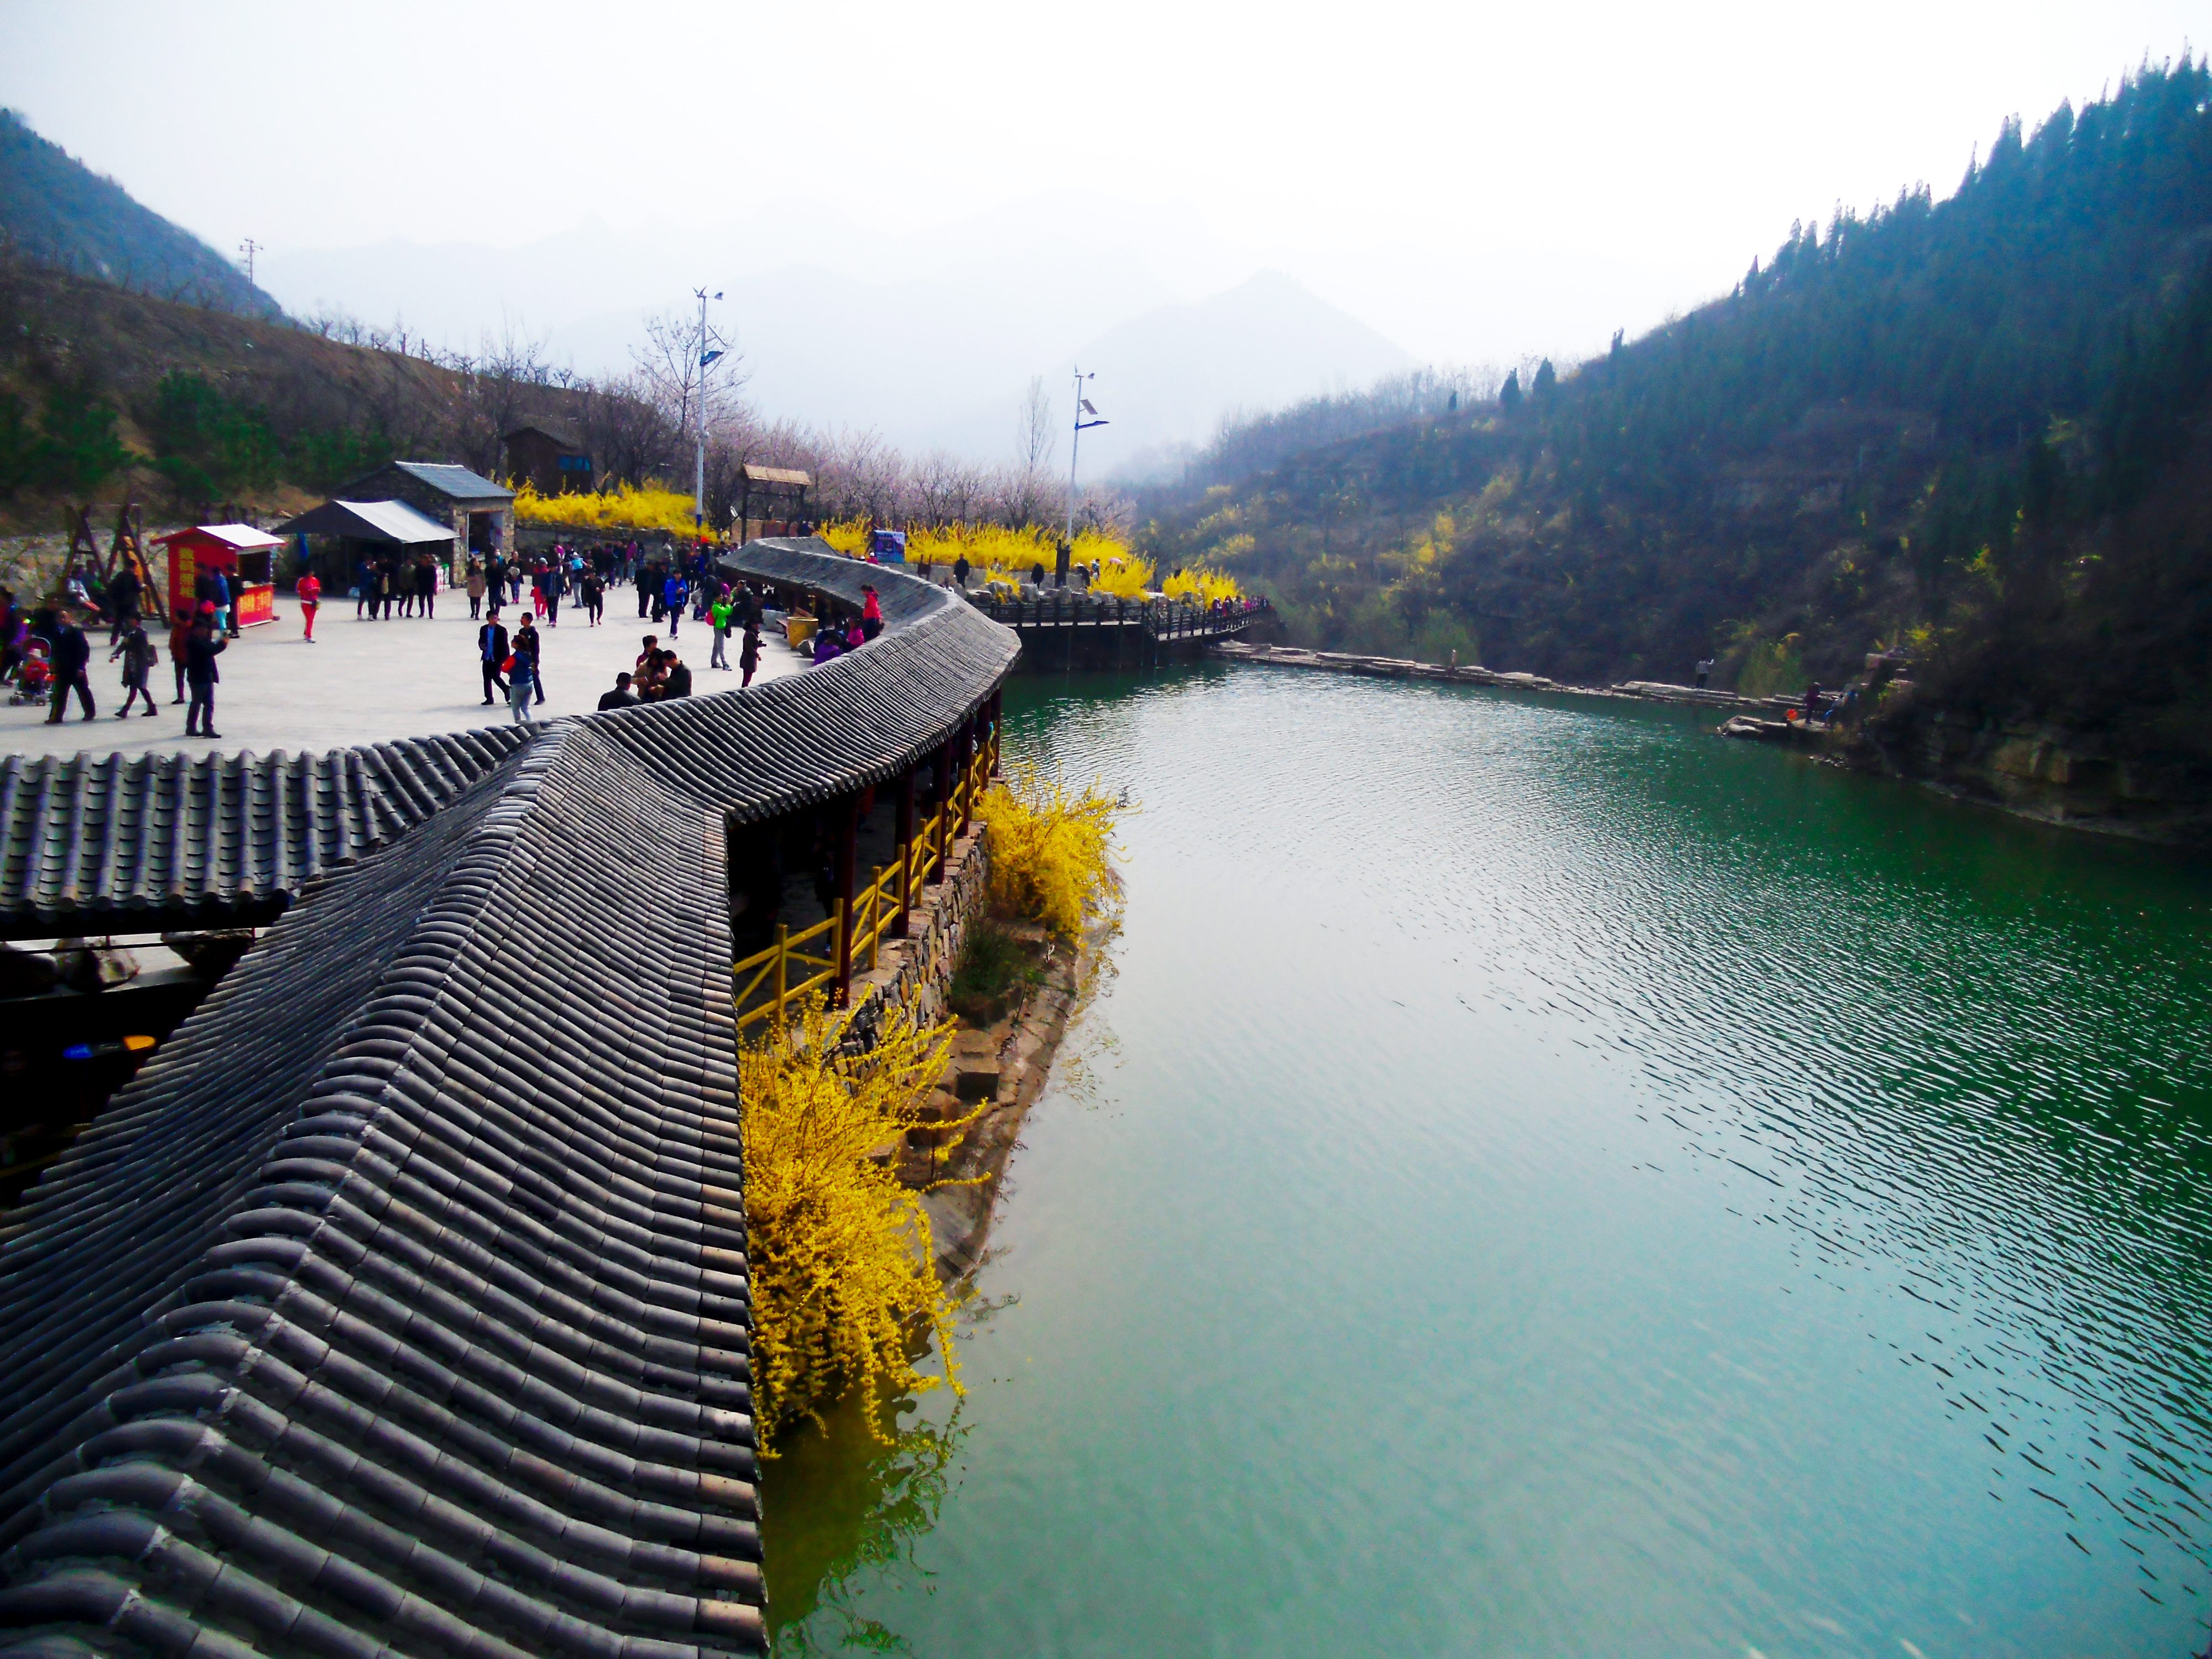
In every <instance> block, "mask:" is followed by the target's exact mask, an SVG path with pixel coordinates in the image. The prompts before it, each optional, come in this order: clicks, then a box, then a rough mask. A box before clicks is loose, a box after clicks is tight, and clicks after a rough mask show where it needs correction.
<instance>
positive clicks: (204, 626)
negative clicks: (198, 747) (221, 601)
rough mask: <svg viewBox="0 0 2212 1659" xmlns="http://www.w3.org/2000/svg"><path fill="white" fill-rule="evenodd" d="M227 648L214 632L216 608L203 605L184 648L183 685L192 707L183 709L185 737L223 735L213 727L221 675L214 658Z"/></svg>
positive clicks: (218, 736)
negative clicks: (187, 688) (187, 692)
mask: <svg viewBox="0 0 2212 1659" xmlns="http://www.w3.org/2000/svg"><path fill="white" fill-rule="evenodd" d="M228 649H229V647H228V645H227V644H225V642H224V641H223V638H222V635H220V634H218V633H217V632H216V626H215V607H214V606H213V605H202V606H201V607H200V618H199V621H198V622H197V623H194V624H193V627H192V635H191V641H189V642H188V643H187V644H186V645H185V684H187V685H189V686H191V689H192V702H191V707H190V708H187V709H185V736H186V737H188V738H220V737H221V736H222V732H218V731H216V729H215V688H216V684H218V683H219V682H220V681H221V680H222V671H220V670H219V669H217V668H216V665H215V659H216V658H217V657H219V656H221V655H222V653H224V652H225V651H227V650H228Z"/></svg>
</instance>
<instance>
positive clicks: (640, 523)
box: [513, 479, 697, 536]
mask: <svg viewBox="0 0 2212 1659" xmlns="http://www.w3.org/2000/svg"><path fill="white" fill-rule="evenodd" d="M513 489H514V516H515V519H516V521H517V522H519V523H522V524H557V525H576V526H581V527H586V528H589V529H592V530H605V531H617V530H619V531H625V532H628V531H640V530H644V531H665V532H667V533H668V534H670V535H672V536H690V535H694V534H696V531H697V526H696V525H695V524H694V523H693V522H692V519H691V493H690V491H689V490H682V491H678V490H674V489H669V488H668V486H667V485H665V484H664V483H660V482H659V480H658V479H648V480H647V482H646V483H645V485H644V486H643V488H634V487H632V486H631V485H629V484H617V486H616V487H615V488H614V489H599V490H592V489H586V490H579V491H577V492H576V493H575V494H574V495H539V494H538V490H537V489H536V488H535V487H534V486H532V484H530V483H521V484H517V485H513Z"/></svg>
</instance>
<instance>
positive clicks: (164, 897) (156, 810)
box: [0, 726, 529, 936]
mask: <svg viewBox="0 0 2212 1659" xmlns="http://www.w3.org/2000/svg"><path fill="white" fill-rule="evenodd" d="M528 736H529V733H528V731H527V729H526V728H521V727H516V726H485V727H483V728H482V729H480V730H478V731H474V732H462V733H457V734H454V735H452V736H446V737H435V738H409V739H407V740H405V741H404V742H400V743H385V744H373V745H370V746H368V747H366V748H360V749H343V750H334V751H332V752H331V753H329V754H323V755H290V754H285V753H283V752H281V751H280V752H278V753H276V754H273V755H214V756H186V755H135V756H129V757H125V756H123V755H62V756H55V755H39V756H25V755H11V756H9V757H7V758H6V759H4V760H0V925H4V926H5V927H7V928H8V929H9V931H11V932H13V933H16V934H17V935H19V936H21V934H23V933H26V932H33V933H45V932H47V931H52V932H53V933H77V932H84V931H88V930H98V931H115V932H125V931H132V930H133V927H134V923H133V918H134V917H144V916H146V915H148V914H149V913H150V912H155V911H168V912H172V913H173V912H175V911H177V910H179V909H180V908H204V909H206V910H207V911H208V912H209V913H210V917H211V918H213V919H219V917H216V912H219V911H220V910H222V908H227V907H232V906H237V905H241V904H255V903H261V902H267V901H270V900H278V901H284V900H289V899H291V898H293V897H295V896H297V894H298V893H299V891H300V889H301V886H302V885H303V884H305V883H307V882H308V881H311V880H313V879H314V878H316V877H318V876H320V875H325V874H327V873H328V872H331V871H332V870H335V869H337V868H339V867H340V866H343V865H347V864H350V863H352V862H353V861H355V860H357V859H359V858H361V857H362V855H363V854H367V853H368V852H370V851H372V850H374V848H379V847H381V846H383V845H384V844H385V843H386V842H388V841H390V840H392V838H393V837H394V836H398V835H399V834H400V833H402V832H403V831H404V830H406V829H411V828H413V827H414V826H415V825H416V824H417V823H421V822H422V820H423V819H424V818H426V817H428V816H429V815H430V814H431V813H433V812H435V811H437V810H438V809H439V808H440V807H441V806H443V805H445V804H446V803H447V801H449V800H451V799H453V797H454V796H456V795H457V794H459V793H460V792H461V791H462V790H463V789H465V788H466V787H468V786H469V785H470V784H471V783H473V782H474V781H476V780H477V779H478V778H480V777H482V776H483V775H484V774H485V773H487V772H488V771H489V770H490V769H493V768H494V767H496V766H498V765H499V764H500V763H502V762H503V761H506V760H507V759H508V758H509V757H511V756H513V754H514V753H515V752H516V751H517V750H520V748H521V746H522V745H523V744H524V743H525V742H526V741H527V739H528Z"/></svg>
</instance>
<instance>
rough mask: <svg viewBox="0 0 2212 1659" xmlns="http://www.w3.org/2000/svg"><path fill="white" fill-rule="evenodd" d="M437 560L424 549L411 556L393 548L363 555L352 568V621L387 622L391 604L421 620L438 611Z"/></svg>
mask: <svg viewBox="0 0 2212 1659" xmlns="http://www.w3.org/2000/svg"><path fill="white" fill-rule="evenodd" d="M438 574H439V573H438V561H437V559H436V557H435V556H434V555H433V554H431V553H430V552H429V551H428V550H420V551H417V552H416V554H415V555H414V556H412V557H410V556H407V555H406V554H404V553H403V552H401V551H399V550H397V549H394V550H392V551H389V552H386V553H380V554H377V555H375V556H363V557H362V561H361V562H360V564H358V565H357V566H356V567H355V568H354V585H353V599H354V610H353V614H354V617H355V619H356V621H358V620H360V619H361V618H363V617H367V618H368V619H369V620H371V621H384V622H389V621H391V619H392V608H393V607H394V606H395V605H396V606H398V611H399V614H400V615H401V616H403V617H422V619H423V620H424V621H425V622H428V621H431V620H433V619H434V618H435V617H436V616H437V614H438Z"/></svg>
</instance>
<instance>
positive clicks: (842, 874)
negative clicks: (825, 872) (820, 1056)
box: [831, 795, 860, 1008]
mask: <svg viewBox="0 0 2212 1659" xmlns="http://www.w3.org/2000/svg"><path fill="white" fill-rule="evenodd" d="M859 806H860V797H859V796H857V795H848V796H846V797H845V799H843V800H842V801H841V802H839V803H838V805H836V808H835V809H833V810H835V811H836V814H837V823H836V830H835V833H836V837H837V844H836V883H837V908H836V915H837V918H838V925H837V927H836V945H837V948H836V951H835V953H834V954H835V956H836V962H837V979H836V995H835V996H834V997H833V998H832V1000H831V1006H833V1007H838V1008H842V1007H845V1006H848V1005H849V1004H850V1003H851V1001H852V1000H853V841H854V836H856V835H857V834H858V833H859V830H860V813H859V811H858V810H857V809H858V808H859Z"/></svg>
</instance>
